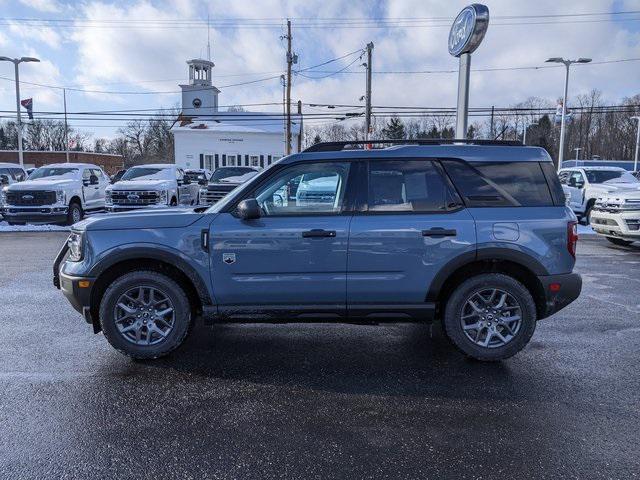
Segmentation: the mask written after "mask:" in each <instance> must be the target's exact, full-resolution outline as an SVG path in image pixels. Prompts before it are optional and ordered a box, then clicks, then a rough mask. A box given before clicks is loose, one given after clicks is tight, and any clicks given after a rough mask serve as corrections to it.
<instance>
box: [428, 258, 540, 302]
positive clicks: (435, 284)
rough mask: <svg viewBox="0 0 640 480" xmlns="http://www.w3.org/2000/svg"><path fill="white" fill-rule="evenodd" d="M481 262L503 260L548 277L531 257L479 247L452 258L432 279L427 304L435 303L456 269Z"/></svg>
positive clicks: (538, 263)
mask: <svg viewBox="0 0 640 480" xmlns="http://www.w3.org/2000/svg"><path fill="white" fill-rule="evenodd" d="M483 260H503V261H508V262H512V263H516V264H518V265H520V266H521V267H524V268H526V269H527V270H529V271H531V272H532V273H533V274H534V275H536V276H541V275H549V271H548V270H547V269H546V268H545V267H544V265H542V263H540V262H539V261H538V260H536V259H535V258H534V257H533V256H531V255H527V254H526V253H524V252H522V251H520V250H516V249H515V248H510V247H495V246H491V247H480V248H478V249H477V250H476V251H475V252H465V253H463V254H461V255H458V256H457V257H455V258H453V259H452V260H450V261H449V262H447V263H446V264H444V266H443V267H442V268H440V270H439V271H438V273H437V274H436V275H435V276H434V277H433V280H432V282H431V285H430V286H429V291H428V292H427V298H426V301H427V302H435V301H436V300H437V298H438V295H439V293H440V290H441V289H442V286H443V285H444V283H445V282H446V281H447V279H448V278H449V277H450V276H451V275H452V274H453V273H454V272H455V271H456V270H458V269H460V268H462V267H464V266H465V265H468V264H471V263H474V262H477V261H483Z"/></svg>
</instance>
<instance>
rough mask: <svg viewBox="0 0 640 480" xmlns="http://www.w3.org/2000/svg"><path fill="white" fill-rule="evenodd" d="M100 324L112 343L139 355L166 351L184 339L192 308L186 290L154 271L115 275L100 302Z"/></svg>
mask: <svg viewBox="0 0 640 480" xmlns="http://www.w3.org/2000/svg"><path fill="white" fill-rule="evenodd" d="M100 324H101V326H102V331H103V332H104V336H105V337H106V338H107V340H108V341H109V343H110V344H111V345H112V346H113V347H114V348H115V349H116V350H119V351H120V352H122V353H124V354H125V355H128V356H130V357H133V358H136V359H153V358H158V357H162V356H164V355H167V354H168V353H170V352H171V351H172V350H174V349H176V348H178V346H180V344H182V342H183V341H184V340H185V338H186V337H187V334H188V333H189V330H190V327H191V308H190V305H189V299H188V297H187V295H186V294H185V292H184V290H182V288H181V287H180V286H179V285H178V284H177V283H176V282H175V281H173V280H172V279H171V278H169V277H167V276H166V275H163V274H161V273H158V272H153V271H135V272H130V273H127V274H124V275H122V276H121V277H120V278H118V279H116V280H115V281H114V282H113V283H112V284H111V285H110V286H109V288H107V290H106V291H105V293H104V296H103V297H102V301H101V302H100Z"/></svg>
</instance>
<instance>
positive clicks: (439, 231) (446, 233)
mask: <svg viewBox="0 0 640 480" xmlns="http://www.w3.org/2000/svg"><path fill="white" fill-rule="evenodd" d="M456 235H458V232H456V230H455V229H454V228H439V227H436V228H431V229H429V230H422V236H423V237H436V238H437V237H455V236H456Z"/></svg>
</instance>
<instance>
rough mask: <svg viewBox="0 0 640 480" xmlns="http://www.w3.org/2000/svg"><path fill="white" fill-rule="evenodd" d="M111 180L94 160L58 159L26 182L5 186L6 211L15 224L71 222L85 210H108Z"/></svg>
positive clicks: (40, 169) (81, 215)
mask: <svg viewBox="0 0 640 480" xmlns="http://www.w3.org/2000/svg"><path fill="white" fill-rule="evenodd" d="M108 183H109V180H108V177H107V175H106V174H105V173H104V172H103V171H102V169H101V168H100V167H98V166H96V165H92V164H90V163H56V164H51V165H46V166H43V167H40V168H38V169H36V170H35V171H34V172H33V173H31V175H29V178H28V179H27V180H25V181H23V182H19V183H14V184H12V185H9V186H8V187H5V188H4V189H3V202H2V203H3V206H2V214H3V215H4V217H5V219H6V220H7V221H8V222H9V223H10V224H12V225H14V224H24V223H26V222H30V223H61V222H66V223H67V224H69V225H71V224H73V223H76V222H79V221H80V220H82V218H83V217H84V215H85V214H87V213H93V212H99V211H103V210H104V191H105V188H106V187H107V184H108Z"/></svg>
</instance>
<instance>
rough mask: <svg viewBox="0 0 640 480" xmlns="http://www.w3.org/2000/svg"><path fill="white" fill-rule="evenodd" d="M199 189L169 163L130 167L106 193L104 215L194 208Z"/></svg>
mask: <svg viewBox="0 0 640 480" xmlns="http://www.w3.org/2000/svg"><path fill="white" fill-rule="evenodd" d="M199 191H200V186H199V185H198V183H197V182H191V180H190V178H189V177H188V176H185V173H184V170H183V169H182V168H180V167H176V166H175V165H174V164H170V163H157V164H149V165H138V166H136V167H131V168H130V169H129V170H127V171H126V172H125V174H124V175H123V176H122V178H121V179H120V180H119V181H117V182H116V183H114V184H113V185H109V187H108V188H107V190H106V209H107V211H108V212H124V211H127V210H134V209H138V208H158V207H160V208H166V207H168V206H177V205H197V204H198V201H199Z"/></svg>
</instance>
